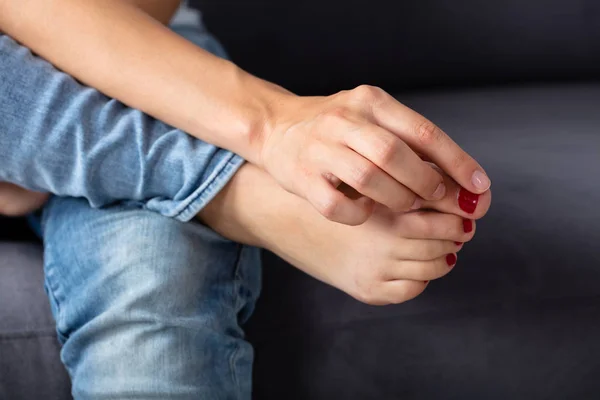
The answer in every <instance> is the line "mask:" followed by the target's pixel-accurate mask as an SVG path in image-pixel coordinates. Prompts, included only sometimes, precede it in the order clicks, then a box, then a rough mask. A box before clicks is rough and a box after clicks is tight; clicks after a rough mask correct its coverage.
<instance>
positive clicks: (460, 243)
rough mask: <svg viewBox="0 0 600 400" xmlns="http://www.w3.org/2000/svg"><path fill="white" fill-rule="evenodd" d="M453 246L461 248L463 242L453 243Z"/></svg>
mask: <svg viewBox="0 0 600 400" xmlns="http://www.w3.org/2000/svg"><path fill="white" fill-rule="evenodd" d="M454 244H455V245H457V246H462V244H463V242H454Z"/></svg>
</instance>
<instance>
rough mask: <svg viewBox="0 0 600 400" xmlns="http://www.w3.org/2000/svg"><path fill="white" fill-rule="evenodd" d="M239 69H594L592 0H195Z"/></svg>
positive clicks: (300, 76) (321, 78)
mask: <svg viewBox="0 0 600 400" xmlns="http://www.w3.org/2000/svg"><path fill="white" fill-rule="evenodd" d="M191 4H192V5H193V6H197V7H199V8H200V9H201V10H202V13H203V15H204V22H205V23H206V25H207V26H208V28H209V29H210V30H211V31H212V32H213V33H215V34H216V36H217V37H218V38H219V39H220V40H221V41H222V42H223V44H224V45H225V47H226V48H227V50H228V51H229V53H230V55H231V57H232V59H233V60H234V62H236V63H237V64H238V65H240V66H242V67H243V68H244V69H246V70H248V71H249V72H252V73H254V74H256V75H258V76H260V77H262V78H265V79H268V80H271V81H274V82H276V83H279V84H281V85H283V86H285V87H287V88H288V89H290V90H292V91H295V92H296V93H298V94H327V93H331V92H335V91H338V90H340V89H349V88H352V87H354V86H357V85H359V84H362V83H369V84H374V85H378V86H382V87H384V89H386V90H388V91H390V92H394V91H399V90H406V89H416V88H420V89H422V88H432V87H434V88H437V87H464V86H465V85H469V86H474V85H478V86H479V85H497V84H506V83H519V82H529V83H530V82H540V81H557V80H561V81H574V80H587V81H589V80H590V79H597V78H598V77H599V74H600V72H599V71H600V23H598V21H600V2H598V1H595V0H547V1H540V0H525V1H523V0H503V1H481V0H462V1H449V0H419V1H392V0H371V1H365V0H361V1H359V0H346V1H333V0H324V1H318V0H295V1H285V0H256V1H252V0H244V1H241V0H236V1H231V0H230V1H223V0H196V1H191Z"/></svg>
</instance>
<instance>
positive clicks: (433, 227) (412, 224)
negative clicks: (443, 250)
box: [395, 211, 476, 243]
mask: <svg viewBox="0 0 600 400" xmlns="http://www.w3.org/2000/svg"><path fill="white" fill-rule="evenodd" d="M395 224H396V227H395V232H396V233H397V235H398V236H400V237H404V238H409V239H430V240H431V239H432V240H447V241H451V242H460V243H465V242H468V241H470V240H471V239H473V236H474V235H475V228H476V223H475V221H472V220H470V219H465V218H463V217H460V216H458V215H454V214H444V213H439V212H435V211H416V212H411V213H407V214H404V215H402V216H400V217H399V218H398V219H397V220H396V222H395Z"/></svg>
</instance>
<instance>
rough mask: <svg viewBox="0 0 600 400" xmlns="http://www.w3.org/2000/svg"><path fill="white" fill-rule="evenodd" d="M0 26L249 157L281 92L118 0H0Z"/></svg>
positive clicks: (118, 95)
mask: <svg viewBox="0 0 600 400" xmlns="http://www.w3.org/2000/svg"><path fill="white" fill-rule="evenodd" d="M0 30H2V31H4V32H6V33H7V34H9V35H10V36H12V37H14V38H16V39H17V40H18V41H20V42H21V43H23V44H24V45H25V46H27V47H29V48H31V49H32V50H33V51H34V52H36V53H37V54H39V55H40V56H41V57H43V58H45V59H47V60H49V61H50V62H51V63H53V64H54V65H56V66H57V67H58V68H60V69H61V70H63V71H65V72H67V73H68V74H70V75H72V76H73V77H75V78H77V79H78V80H80V81H81V82H84V83H85V84H87V85H90V86H92V87H95V88H97V89H98V90H100V91H101V92H103V93H105V94H106V95H108V96H109V97H113V98H115V99H118V100H120V101H122V102H123V103H125V104H127V105H129V106H131V107H133V108H137V109H140V110H142V111H144V112H146V113H148V114H150V115H152V116H154V117H156V118H158V119H160V120H162V121H165V122H167V123H169V124H171V125H173V126H176V127H177V128H179V129H182V130H184V131H186V132H188V133H190V134H192V135H194V136H196V137H198V138H201V139H203V140H205V141H207V142H210V143H213V144H215V145H217V146H219V147H223V148H226V149H229V150H232V151H234V152H236V153H238V154H240V155H241V156H242V157H244V158H246V159H248V160H249V161H252V162H255V161H257V160H256V158H257V151H258V147H260V142H261V137H262V135H263V133H264V132H265V131H266V130H268V129H269V126H268V122H269V121H270V115H271V114H272V107H273V105H274V104H278V103H279V102H280V101H281V96H283V93H284V92H283V90H282V89H281V88H278V87H276V86H275V85H271V84H269V83H267V82H264V81H262V80H260V79H258V78H255V77H253V76H251V75H249V74H247V73H245V72H243V71H242V70H241V69H239V68H238V67H236V66H235V65H234V64H232V63H231V62H229V61H226V60H223V59H220V58H218V57H216V56H213V55H212V54H210V53H208V52H206V51H204V50H202V49H200V48H199V47H197V46H195V45H194V44H192V43H190V42H188V41H187V40H185V39H183V38H181V37H180V36H178V35H177V34H175V33H173V32H171V31H170V30H169V29H168V28H166V27H165V26H163V25H162V24H161V23H160V22H158V21H157V20H155V19H154V18H152V17H150V16H149V15H148V14H146V13H144V12H143V11H141V10H139V9H138V8H136V7H135V6H134V5H132V4H128V3H126V2H123V1H121V0H101V1H100V0H96V1H81V0H0Z"/></svg>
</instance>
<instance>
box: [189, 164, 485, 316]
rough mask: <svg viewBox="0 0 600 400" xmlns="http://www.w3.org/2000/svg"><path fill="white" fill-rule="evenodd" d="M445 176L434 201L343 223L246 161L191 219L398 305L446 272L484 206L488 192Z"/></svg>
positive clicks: (363, 297) (362, 295) (372, 299)
mask: <svg viewBox="0 0 600 400" xmlns="http://www.w3.org/2000/svg"><path fill="white" fill-rule="evenodd" d="M445 179H446V185H447V186H446V187H447V188H448V190H447V193H446V196H445V197H444V198H443V199H442V200H439V201H437V202H423V203H422V205H421V209H420V210H416V211H414V212H409V213H394V212H391V211H390V210H389V209H387V208H385V207H383V206H376V209H375V210H374V213H373V216H372V217H371V218H370V219H369V220H368V221H367V222H365V223H364V224H362V225H359V226H347V225H342V224H338V223H335V222H331V221H329V220H327V219H325V218H324V217H322V216H321V215H320V214H318V213H317V212H316V211H314V210H313V208H312V207H311V206H310V204H308V203H307V202H306V201H305V200H303V199H301V198H299V197H297V196H295V195H292V194H290V193H288V192H286V191H285V190H283V189H281V188H280V187H279V186H278V185H277V184H276V183H275V182H274V181H273V180H272V178H270V176H268V175H267V174H266V173H264V172H262V171H261V170H259V169H258V168H256V167H254V166H252V165H249V164H247V165H245V166H243V167H242V168H241V169H240V171H239V172H238V173H237V174H236V176H235V177H234V178H233V179H232V181H231V182H230V183H229V185H228V186H227V187H226V188H225V189H224V190H223V191H222V192H221V193H220V194H219V195H218V196H217V197H216V198H215V199H214V200H213V201H212V202H211V203H210V204H209V205H208V206H207V207H206V208H205V209H204V210H203V211H202V212H201V214H200V215H199V217H200V218H201V219H202V220H203V221H204V222H205V223H206V224H208V225H209V226H211V227H212V228H213V229H215V230H216V231H217V232H219V233H221V234H222V235H224V236H226V237H228V238H230V239H232V240H235V241H239V242H242V243H247V244H250V245H255V246H260V247H264V248H266V249H268V250H270V251H272V252H274V253H275V254H277V255H278V256H280V257H281V258H283V259H285V260H286V261H288V262H289V263H291V264H292V265H294V266H296V267H297V268H299V269H301V270H302V271H304V272H306V273H308V274H310V275H312V276H313V277H315V278H317V279H320V280H321V281H323V282H326V283H328V284H330V285H332V286H335V287H337V288H339V289H341V290H343V291H344V292H346V293H348V294H349V295H351V296H353V297H354V298H356V299H358V300H360V301H363V302H365V303H368V304H376V305H383V304H390V303H401V302H404V301H407V300H410V299H412V298H414V297H416V296H418V295H419V294H420V293H422V292H423V290H424V289H425V287H426V286H427V284H428V282H429V281H431V280H433V279H438V278H441V277H443V276H445V275H446V274H448V273H449V272H450V271H451V270H452V268H453V267H454V265H455V264H456V260H457V253H458V252H459V251H460V250H461V249H462V247H463V243H465V242H468V241H470V240H471V239H472V238H473V235H474V233H475V222H474V220H475V219H478V218H481V217H482V216H483V215H484V214H485V213H486V212H487V209H488V208H489V205H490V202H491V194H490V193H489V192H488V193H486V194H484V195H482V196H480V197H479V198H478V199H477V201H476V200H475V198H474V197H469V196H468V194H467V193H464V192H462V193H460V188H459V187H458V186H457V184H456V183H455V182H454V181H452V180H451V179H450V178H448V177H446V178H445ZM459 193H460V194H459ZM461 206H462V208H463V209H461ZM474 206H475V207H474Z"/></svg>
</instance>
